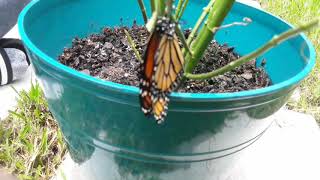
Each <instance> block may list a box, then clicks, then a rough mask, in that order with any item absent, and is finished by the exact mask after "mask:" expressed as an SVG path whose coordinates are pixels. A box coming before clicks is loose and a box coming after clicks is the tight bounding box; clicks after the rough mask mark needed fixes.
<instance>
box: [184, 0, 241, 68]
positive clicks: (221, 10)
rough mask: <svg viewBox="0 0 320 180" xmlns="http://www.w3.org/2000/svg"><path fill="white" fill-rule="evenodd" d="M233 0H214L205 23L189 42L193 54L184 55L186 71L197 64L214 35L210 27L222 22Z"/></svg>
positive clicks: (217, 25) (212, 27)
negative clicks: (192, 40)
mask: <svg viewBox="0 0 320 180" xmlns="http://www.w3.org/2000/svg"><path fill="white" fill-rule="evenodd" d="M234 2H235V0H216V1H215V3H214V5H213V7H212V9H211V10H210V12H209V15H208V20H207V22H206V24H205V25H204V26H203V27H202V29H201V31H200V33H199V34H198V36H197V37H196V39H195V40H194V42H192V44H191V51H192V52H193V56H190V55H189V54H187V55H186V58H185V60H186V66H185V72H186V73H190V72H192V70H193V68H194V67H195V66H196V65H197V63H198V62H199V60H200V59H201V57H202V56H203V54H204V52H205V50H206V49H207V47H208V45H209V44H210V42H211V40H212V39H213V37H214V32H213V31H212V29H214V28H216V27H219V26H220V25H221V24H222V22H223V20H224V18H225V17H226V16H227V14H228V12H229V11H230V10H231V7H232V5H233V3H234Z"/></svg>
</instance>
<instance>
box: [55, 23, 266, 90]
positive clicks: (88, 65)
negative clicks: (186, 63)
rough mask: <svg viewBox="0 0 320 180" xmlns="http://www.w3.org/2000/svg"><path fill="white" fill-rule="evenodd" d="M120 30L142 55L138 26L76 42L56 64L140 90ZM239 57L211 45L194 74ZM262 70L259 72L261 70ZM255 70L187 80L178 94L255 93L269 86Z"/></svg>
mask: <svg viewBox="0 0 320 180" xmlns="http://www.w3.org/2000/svg"><path fill="white" fill-rule="evenodd" d="M123 29H127V31H128V32H129V33H130V35H131V36H132V38H133V40H134V42H135V44H136V48H137V49H138V51H139V52H140V54H141V55H143V54H144V50H145V48H146V45H147V41H148V36H149V33H148V31H147V30H146V29H145V28H144V27H141V26H136V25H133V26H132V27H130V28H128V27H115V28H105V29H104V30H103V32H102V33H100V34H92V35H90V36H88V37H86V38H82V39H80V38H75V39H74V40H73V42H72V47H70V48H65V49H64V52H63V53H62V54H61V55H60V56H59V57H58V59H59V61H60V62H61V63H63V64H65V65H67V66H70V67H72V68H74V69H76V70H78V71H81V72H83V73H85V74H90V75H91V76H94V77H98V78H101V79H104V80H108V81H113V82H116V83H121V84H125V85H132V86H139V78H138V73H139V68H140V62H139V61H138V60H137V59H136V57H135V55H134V53H133V51H132V49H131V48H130V45H129V43H128V41H127V38H126V36H125V33H124V31H123ZM239 57H240V56H239V55H238V54H237V53H236V52H235V49H234V48H233V47H229V46H227V45H226V44H224V45H219V44H218V43H216V42H215V41H212V43H211V44H210V46H209V47H208V49H207V51H206V53H205V55H204V57H203V58H202V59H201V60H200V63H199V64H198V66H197V67H196V68H195V70H194V73H205V72H210V71H212V70H214V69H217V68H219V67H222V66H224V65H226V64H228V63H230V62H231V61H234V60H236V59H238V58H239ZM261 67H262V68H261ZM261 67H256V62H255V60H252V61H251V62H249V63H247V64H244V65H242V66H241V67H238V68H236V69H234V70H232V71H231V72H228V73H226V74H224V75H221V76H217V77H215V78H212V79H209V80H204V81H200V80H188V81H186V82H184V84H182V85H181V86H180V88H179V89H177V91H178V92H212V93H213V92H215V93H217V92H219V93H220V92H237V91H243V90H249V89H258V88H263V87H266V86H269V85H270V84H271V81H270V79H269V78H268V75H267V74H266V72H265V70H264V68H263V66H261Z"/></svg>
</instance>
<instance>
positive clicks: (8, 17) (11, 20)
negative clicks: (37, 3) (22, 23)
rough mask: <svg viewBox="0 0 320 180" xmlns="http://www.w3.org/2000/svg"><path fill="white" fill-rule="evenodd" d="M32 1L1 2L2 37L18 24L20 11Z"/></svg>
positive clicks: (0, 35)
mask: <svg viewBox="0 0 320 180" xmlns="http://www.w3.org/2000/svg"><path fill="white" fill-rule="evenodd" d="M30 1H31V0H0V37H2V36H3V35H4V34H6V33H7V32H8V31H9V30H10V29H11V28H12V27H13V26H14V25H15V24H16V23H17V18H18V15H19V13H20V11H21V10H22V9H23V7H24V6H25V5H26V4H27V3H28V2H30Z"/></svg>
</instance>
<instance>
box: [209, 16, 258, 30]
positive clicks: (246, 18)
mask: <svg viewBox="0 0 320 180" xmlns="http://www.w3.org/2000/svg"><path fill="white" fill-rule="evenodd" d="M251 22H252V20H251V19H250V18H248V17H245V18H243V22H233V23H231V24H226V25H223V26H220V27H214V28H213V29H212V30H211V31H212V32H213V33H216V32H217V31H218V30H220V29H226V28H229V27H232V26H248V25H249V24H250V23H251Z"/></svg>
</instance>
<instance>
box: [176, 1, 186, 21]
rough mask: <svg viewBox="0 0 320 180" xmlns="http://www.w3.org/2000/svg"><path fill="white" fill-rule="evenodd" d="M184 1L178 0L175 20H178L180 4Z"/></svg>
mask: <svg viewBox="0 0 320 180" xmlns="http://www.w3.org/2000/svg"><path fill="white" fill-rule="evenodd" d="M184 1H185V0H179V2H178V5H177V8H176V13H175V18H176V19H178V17H179V14H180V11H181V7H182V4H183V3H184Z"/></svg>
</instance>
